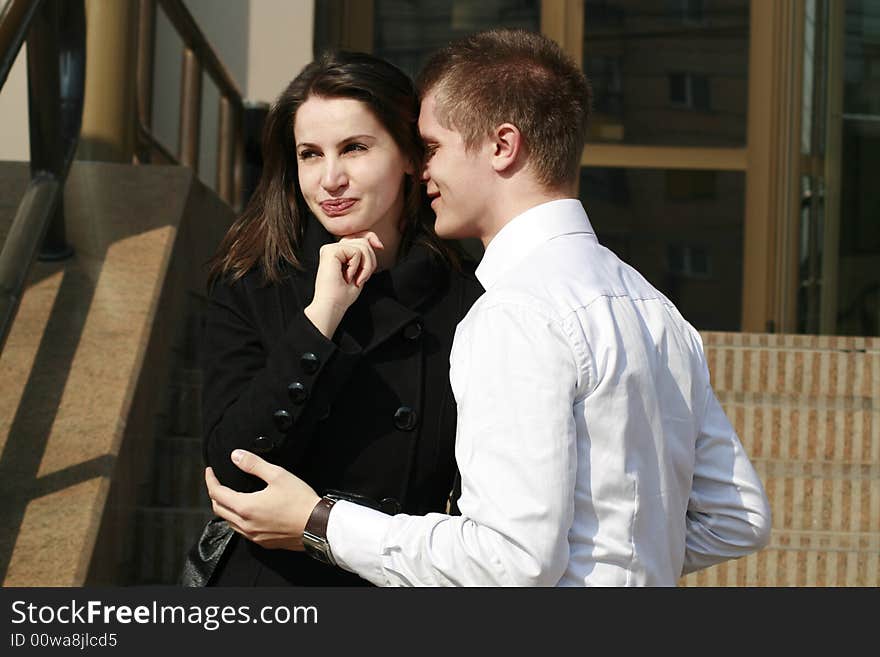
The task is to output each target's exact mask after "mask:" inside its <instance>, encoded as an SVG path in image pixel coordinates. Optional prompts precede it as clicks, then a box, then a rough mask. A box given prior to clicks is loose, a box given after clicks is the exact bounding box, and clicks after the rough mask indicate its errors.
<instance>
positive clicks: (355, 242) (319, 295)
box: [304, 231, 385, 338]
mask: <svg viewBox="0 0 880 657" xmlns="http://www.w3.org/2000/svg"><path fill="white" fill-rule="evenodd" d="M383 248H385V247H384V245H383V244H382V242H381V240H379V238H378V236H377V235H376V234H375V233H373V232H371V231H364V232H362V233H354V234H352V235H346V236H345V237H342V238H340V240H339V241H338V242H334V243H333V244H325V245H324V246H322V247H321V252H320V260H319V262H318V274H317V276H316V277H315V296H314V298H313V299H312V302H311V303H310V304H309V305H308V306H306V308H305V311H304V312H305V314H306V317H308V318H309V320H310V321H311V322H312V324H314V325H315V327H316V328H317V329H318V330H319V331H321V333H323V334H324V336H325V337H327V338H332V337H333V334H334V333H335V332H336V327H338V326H339V322H341V321H342V317H343V316H344V315H345V312H346V311H347V310H348V309H349V307H351V304H353V303H354V302H355V301H356V300H357V298H358V296H360V293H361V290H362V289H363V285H364V283H366V282H367V280H369V278H370V276H372V275H373V272H375V271H376V269H377V267H378V260H377V258H376V249H383Z"/></svg>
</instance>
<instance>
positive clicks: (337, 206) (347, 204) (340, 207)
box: [320, 198, 357, 217]
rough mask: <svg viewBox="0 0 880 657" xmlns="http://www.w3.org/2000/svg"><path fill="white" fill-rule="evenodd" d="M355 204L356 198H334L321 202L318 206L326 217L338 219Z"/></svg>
mask: <svg viewBox="0 0 880 657" xmlns="http://www.w3.org/2000/svg"><path fill="white" fill-rule="evenodd" d="M355 203H357V199H356V198H334V199H331V200H329V201H321V203H320V206H321V209H322V210H323V211H324V214H326V215H327V216H328V217H338V216H339V215H342V214H345V213H346V212H348V211H349V210H350V209H351V207H352V206H353V205H354V204H355Z"/></svg>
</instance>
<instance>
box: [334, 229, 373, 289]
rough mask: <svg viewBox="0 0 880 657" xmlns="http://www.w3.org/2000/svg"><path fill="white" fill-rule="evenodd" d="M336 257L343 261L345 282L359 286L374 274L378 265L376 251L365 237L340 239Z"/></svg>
mask: <svg viewBox="0 0 880 657" xmlns="http://www.w3.org/2000/svg"><path fill="white" fill-rule="evenodd" d="M336 257H337V259H338V260H339V261H340V262H341V263H342V276H343V278H344V279H345V282H346V283H348V284H349V285H352V284H353V285H356V286H358V287H361V286H362V285H363V284H364V283H365V282H366V281H367V280H368V279H369V278H370V276H372V274H373V272H374V271H376V268H377V266H378V260H377V258H376V252H375V251H374V250H373V247H372V246H371V244H370V243H369V242H368V241H367V240H366V239H365V238H357V239H345V240H340V241H339V242H338V250H337V251H336Z"/></svg>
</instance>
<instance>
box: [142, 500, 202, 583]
mask: <svg viewBox="0 0 880 657" xmlns="http://www.w3.org/2000/svg"><path fill="white" fill-rule="evenodd" d="M212 517H213V514H212V513H211V510H210V508H208V509H169V508H151V507H141V508H139V509H138V510H137V512H136V515H135V522H134V527H135V529H134V537H133V540H132V552H131V554H130V555H129V566H128V568H127V569H126V570H127V572H128V573H129V577H130V581H128V582H126V584H127V585H130V586H150V585H175V584H176V583H177V582H178V578H179V577H180V572H181V569H182V568H183V562H184V557H185V556H186V553H187V552H188V551H189V549H190V547H191V546H192V545H193V544H194V543H195V541H196V539H197V538H198V536H199V535H200V534H201V532H202V529H203V528H204V526H205V523H207V522H208V520H210V519H211V518H212Z"/></svg>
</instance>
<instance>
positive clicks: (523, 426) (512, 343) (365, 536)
mask: <svg viewBox="0 0 880 657" xmlns="http://www.w3.org/2000/svg"><path fill="white" fill-rule="evenodd" d="M451 361H452V363H453V369H452V372H451V383H452V387H453V390H454V392H455V396H456V402H457V404H458V434H457V436H456V460H457V462H458V466H459V469H460V471H461V481H462V494H461V498H460V499H459V502H458V505H459V508H460V510H461V516H455V517H450V516H445V515H442V514H430V515H427V516H407V515H397V516H393V517H390V516H385V515H383V514H380V513H378V512H375V511H373V510H370V509H363V508H359V507H357V506H356V505H351V504H344V503H341V502H340V503H338V504H337V505H336V506H335V507H334V508H333V511H332V512H331V513H330V520H329V526H328V539H329V542H330V546H331V549H332V550H333V553H334V555H335V557H336V559H337V561H338V562H339V564H340V565H342V566H343V567H345V568H347V569H349V570H352V571H354V572H356V573H357V574H358V575H360V576H361V577H363V578H365V579H367V580H369V581H371V582H373V583H374V584H377V585H380V586H399V585H403V586H407V585H422V586H484V585H502V586H528V585H538V586H552V585H555V584H556V583H557V582H558V580H559V578H560V577H561V576H562V574H563V573H564V572H565V569H566V567H567V565H568V559H569V546H568V532H569V529H570V528H571V525H572V521H573V513H574V501H573V495H574V493H573V491H574V484H575V475H576V472H577V447H576V430H575V425H574V417H573V408H572V407H573V403H574V398H575V395H576V392H577V390H578V385H579V376H578V372H577V368H576V365H575V360H574V358H573V355H572V350H571V347H570V346H569V343H568V341H567V339H566V336H565V335H564V333H563V330H562V329H561V327H560V326H559V325H558V323H557V322H555V321H553V320H552V319H550V318H548V317H547V316H544V315H542V314H540V313H539V312H537V311H536V310H535V308H534V305H533V304H532V305H527V304H512V303H507V304H495V305H492V306H481V307H479V308H477V309H475V310H474V311H472V313H471V315H470V316H469V317H468V318H467V320H466V321H465V322H463V323H462V325H461V326H460V327H459V330H458V334H457V335H456V341H455V345H454V347H453V355H452V357H451Z"/></svg>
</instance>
